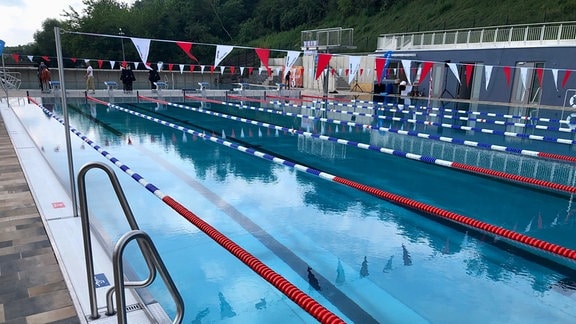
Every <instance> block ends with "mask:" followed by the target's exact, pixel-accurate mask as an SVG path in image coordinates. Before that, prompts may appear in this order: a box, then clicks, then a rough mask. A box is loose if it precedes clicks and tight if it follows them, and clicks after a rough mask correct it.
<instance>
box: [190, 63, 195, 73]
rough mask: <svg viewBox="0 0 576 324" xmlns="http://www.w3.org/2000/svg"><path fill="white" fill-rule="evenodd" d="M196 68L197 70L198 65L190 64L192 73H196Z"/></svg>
mask: <svg viewBox="0 0 576 324" xmlns="http://www.w3.org/2000/svg"><path fill="white" fill-rule="evenodd" d="M195 68H196V65H194V64H190V72H194V69H195Z"/></svg>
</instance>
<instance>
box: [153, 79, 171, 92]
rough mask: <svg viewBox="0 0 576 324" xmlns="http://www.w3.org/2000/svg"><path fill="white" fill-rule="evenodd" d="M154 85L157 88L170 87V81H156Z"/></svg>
mask: <svg viewBox="0 0 576 324" xmlns="http://www.w3.org/2000/svg"><path fill="white" fill-rule="evenodd" d="M154 85H155V86H156V90H160V89H166V88H168V83H166V82H164V81H157V82H154Z"/></svg>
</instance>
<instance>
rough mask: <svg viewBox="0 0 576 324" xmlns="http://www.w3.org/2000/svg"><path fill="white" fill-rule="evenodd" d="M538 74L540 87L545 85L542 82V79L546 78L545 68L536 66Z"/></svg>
mask: <svg viewBox="0 0 576 324" xmlns="http://www.w3.org/2000/svg"><path fill="white" fill-rule="evenodd" d="M536 75H537V76H538V84H539V85H540V87H542V86H543V84H542V80H543V78H544V69H543V68H540V67H539V68H536Z"/></svg>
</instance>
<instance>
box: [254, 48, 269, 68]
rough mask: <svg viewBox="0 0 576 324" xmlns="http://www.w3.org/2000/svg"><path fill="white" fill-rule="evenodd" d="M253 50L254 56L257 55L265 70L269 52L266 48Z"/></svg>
mask: <svg viewBox="0 0 576 324" xmlns="http://www.w3.org/2000/svg"><path fill="white" fill-rule="evenodd" d="M254 50H255V51H256V55H258V58H259V59H260V62H262V65H264V67H266V69H268V60H269V58H270V50H269V49H267V48H256V49H254Z"/></svg>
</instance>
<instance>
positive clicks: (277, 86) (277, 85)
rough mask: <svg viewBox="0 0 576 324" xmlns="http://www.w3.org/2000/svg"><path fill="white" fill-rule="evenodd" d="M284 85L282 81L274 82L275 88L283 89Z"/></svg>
mask: <svg viewBox="0 0 576 324" xmlns="http://www.w3.org/2000/svg"><path fill="white" fill-rule="evenodd" d="M285 86H286V85H285V84H284V83H276V90H278V91H280V90H282V89H284V87H285Z"/></svg>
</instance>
